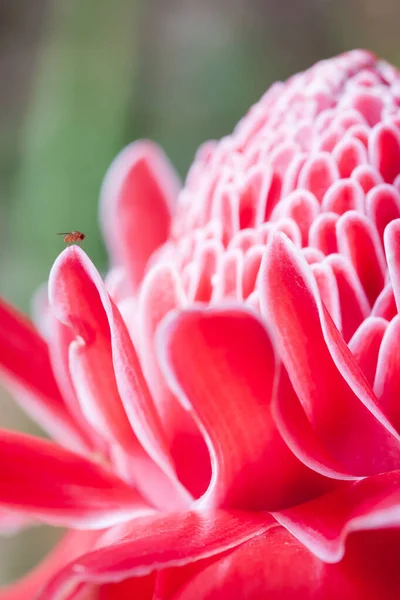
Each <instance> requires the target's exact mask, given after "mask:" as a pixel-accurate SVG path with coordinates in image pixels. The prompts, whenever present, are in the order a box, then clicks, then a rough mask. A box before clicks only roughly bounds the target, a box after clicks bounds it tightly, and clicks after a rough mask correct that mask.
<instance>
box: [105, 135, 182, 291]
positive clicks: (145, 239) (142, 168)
mask: <svg viewBox="0 0 400 600" xmlns="http://www.w3.org/2000/svg"><path fill="white" fill-rule="evenodd" d="M179 188H180V185H179V182H178V179H177V177H176V175H175V172H174V171H173V169H172V167H171V166H170V164H169V162H168V160H167V158H166V156H165V155H164V153H163V152H162V150H161V149H160V148H158V147H157V146H156V145H155V144H153V143H152V142H148V141H140V142H135V143H134V144H131V145H130V146H128V147H127V148H125V149H124V150H123V151H122V152H121V153H120V154H119V155H118V156H117V158H116V159H115V160H114V162H113V164H112V165H111V167H110V169H109V171H108V173H107V175H106V178H105V180H104V184H103V189H102V224H103V230H104V235H105V239H106V241H107V244H108V246H109V249H110V254H111V256H112V259H113V261H114V262H115V263H117V264H122V265H124V266H125V267H126V269H127V273H128V277H129V282H130V284H131V286H132V287H133V288H134V289H136V288H137V286H138V285H139V283H140V281H141V279H142V277H143V274H144V270H145V266H146V263H147V261H148V259H149V258H150V256H151V254H152V253H153V252H154V251H155V250H156V249H157V248H158V247H159V246H161V244H163V243H164V242H165V241H166V240H167V237H168V235H169V229H170V219H171V212H172V210H173V207H174V204H175V200H176V198H177V196H178V192H179Z"/></svg>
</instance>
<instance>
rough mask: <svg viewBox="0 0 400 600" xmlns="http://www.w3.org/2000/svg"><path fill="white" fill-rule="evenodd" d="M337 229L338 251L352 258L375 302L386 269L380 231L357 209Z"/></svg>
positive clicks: (371, 299) (344, 218) (364, 285)
mask: <svg viewBox="0 0 400 600" xmlns="http://www.w3.org/2000/svg"><path fill="white" fill-rule="evenodd" d="M336 229H337V237H338V246H339V252H341V253H342V254H343V255H344V256H347V257H348V258H349V259H350V260H351V262H352V264H353V265H354V268H355V270H356V272H357V274H358V277H359V279H360V281H361V284H362V286H363V287H364V290H365V293H366V294H367V297H368V300H369V301H370V303H371V305H372V304H373V303H374V302H375V300H376V298H377V297H378V295H379V293H380V292H381V291H382V289H383V287H384V283H385V271H386V264H385V258H384V255H383V251H382V246H381V244H380V240H379V235H378V232H377V230H376V229H375V227H374V226H373V224H372V223H371V222H370V221H369V220H368V219H367V217H364V216H363V215H360V214H358V213H357V212H355V211H350V212H347V213H346V214H344V215H343V216H342V217H341V218H340V219H339V221H338V223H337V226H336Z"/></svg>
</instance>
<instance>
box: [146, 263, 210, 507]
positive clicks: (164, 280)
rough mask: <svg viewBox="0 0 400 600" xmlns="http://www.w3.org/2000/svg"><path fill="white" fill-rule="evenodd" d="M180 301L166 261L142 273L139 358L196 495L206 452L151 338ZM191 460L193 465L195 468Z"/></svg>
mask: <svg viewBox="0 0 400 600" xmlns="http://www.w3.org/2000/svg"><path fill="white" fill-rule="evenodd" d="M184 304H186V298H185V294H184V292H183V289H182V285H181V282H180V280H179V276H178V274H177V273H176V271H175V270H174V269H173V268H172V267H170V266H169V265H159V266H156V267H154V268H153V269H152V270H151V271H150V272H149V273H148V275H147V276H146V277H145V279H144V281H143V286H142V288H141V291H140V301H139V321H140V325H141V329H142V331H141V344H140V350H141V359H142V363H143V365H144V370H145V373H146V377H147V381H148V382H149V386H150V389H151V391H152V393H153V397H154V400H155V402H156V406H157V409H158V411H159V414H160V415H161V420H162V423H163V426H164V429H165V432H166V436H167V440H168V443H169V447H170V452H171V456H172V458H173V460H174V464H175V468H176V472H177V476H178V477H179V479H180V481H181V482H182V483H183V484H184V485H185V486H186V487H187V489H188V490H189V491H190V492H191V493H193V494H194V496H195V497H198V496H200V495H201V494H202V493H203V492H204V491H205V489H206V488H207V486H208V483H209V481H210V475H211V473H210V458H209V453H208V450H207V447H206V445H205V443H204V439H203V436H202V435H201V434H200V432H199V430H198V428H197V426H196V424H195V422H194V420H193V417H192V415H191V414H190V413H188V412H187V411H186V410H185V409H184V408H183V407H182V406H181V404H180V402H179V401H178V400H177V398H176V397H175V396H174V394H173V393H172V392H171V390H170V389H169V388H168V386H167V385H166V382H165V379H164V377H163V375H162V373H161V371H160V368H159V365H158V362H157V359H156V353H155V342H154V336H155V332H156V329H157V327H158V325H159V323H160V321H161V320H162V319H163V317H164V316H165V315H166V314H168V312H170V311H171V310H173V309H176V308H179V307H181V306H183V305H184ZM193 464H195V465H196V470H195V471H194V470H193Z"/></svg>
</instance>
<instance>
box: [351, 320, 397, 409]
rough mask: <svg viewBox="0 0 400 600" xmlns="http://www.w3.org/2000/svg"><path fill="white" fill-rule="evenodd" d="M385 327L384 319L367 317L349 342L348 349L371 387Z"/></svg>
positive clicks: (386, 324)
mask: <svg viewBox="0 0 400 600" xmlns="http://www.w3.org/2000/svg"><path fill="white" fill-rule="evenodd" d="M387 326H388V322H387V321H386V320H385V319H381V318H379V317H369V318H368V319H366V320H365V321H364V322H363V324H362V325H361V326H360V327H359V328H358V329H357V331H356V332H355V334H354V335H353V337H352V338H351V340H350V342H349V348H350V350H351V351H352V353H353V356H354V358H355V359H356V361H357V362H358V364H359V365H360V368H361V370H362V372H363V373H364V375H365V378H366V379H367V380H368V383H369V385H370V386H371V387H372V386H373V385H374V380H375V371H376V365H377V362H378V353H379V348H380V346H381V342H382V338H383V336H384V333H385V331H386V328H387ZM375 392H376V390H375ZM377 396H378V397H379V395H378V394H377Z"/></svg>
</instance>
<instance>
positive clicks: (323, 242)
mask: <svg viewBox="0 0 400 600" xmlns="http://www.w3.org/2000/svg"><path fill="white" fill-rule="evenodd" d="M338 218H339V217H338V215H337V214H336V213H322V214H321V215H319V216H318V217H317V218H316V219H315V221H314V223H313V224H312V225H311V227H310V233H309V244H310V246H314V247H315V248H319V250H321V251H322V252H323V253H324V254H326V255H328V254H332V253H333V252H337V239H336V223H337V221H338Z"/></svg>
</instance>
